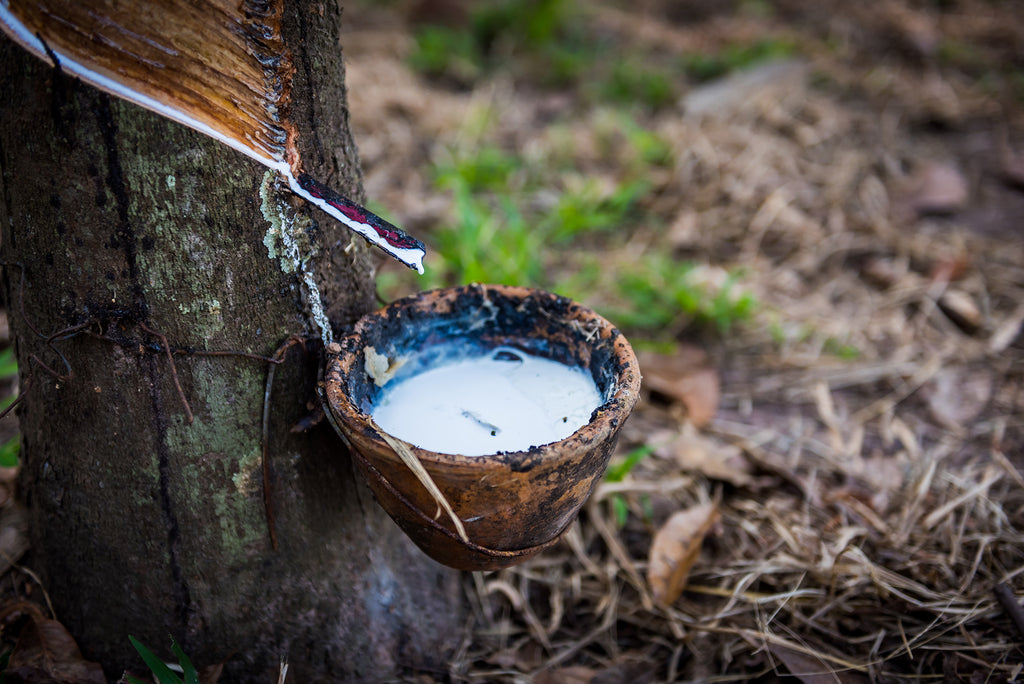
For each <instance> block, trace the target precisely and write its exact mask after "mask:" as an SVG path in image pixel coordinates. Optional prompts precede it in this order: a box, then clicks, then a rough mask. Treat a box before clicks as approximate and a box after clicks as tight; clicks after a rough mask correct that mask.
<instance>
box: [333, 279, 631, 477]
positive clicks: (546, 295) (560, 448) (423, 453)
mask: <svg viewBox="0 0 1024 684" xmlns="http://www.w3.org/2000/svg"><path fill="white" fill-rule="evenodd" d="M474 289H477V290H480V289H482V290H483V291H484V292H485V293H486V292H495V293H499V294H501V295H503V296H505V297H509V298H514V299H526V298H528V297H533V298H541V299H549V300H550V301H552V302H558V303H560V304H561V305H563V306H564V305H566V304H569V305H571V307H572V314H573V315H572V316H571V318H568V319H567V320H568V321H573V322H575V321H581V322H583V321H586V322H589V323H590V324H591V325H593V327H592V328H590V329H589V330H590V331H593V332H592V333H591V334H598V335H601V336H602V337H603V338H606V339H608V343H609V344H611V345H612V346H613V348H614V349H613V352H612V355H613V358H615V359H616V361H617V362H618V368H617V369H616V372H615V375H614V378H615V383H616V386H615V388H614V390H613V391H612V394H611V396H610V397H609V398H608V399H607V400H606V401H605V402H604V403H602V404H601V405H600V406H599V407H598V408H597V409H595V411H594V413H593V414H592V415H591V420H590V421H589V422H588V423H586V424H585V425H583V426H581V427H580V428H579V429H577V430H576V431H575V432H573V433H572V434H571V435H569V436H568V437H565V438H563V439H561V440H558V441H556V442H549V443H547V444H542V445H535V446H532V447H531V448H529V449H526V450H521V451H504V452H498V453H495V454H487V455H483V456H465V455H463V454H449V453H445V452H438V451H432V450H430V449H424V448H422V447H418V446H415V445H413V444H409V443H408V442H406V443H407V444H409V446H410V448H411V449H412V450H413V451H414V452H415V454H416V455H417V457H418V458H420V459H421V460H423V461H426V462H430V463H434V464H437V465H439V466H445V465H447V466H449V467H451V466H456V467H458V466H463V467H476V468H487V467H499V468H506V467H511V468H513V469H517V468H529V467H530V466H531V462H532V461H534V460H535V459H537V458H545V459H550V458H551V457H552V453H551V452H556V453H558V452H560V453H562V454H567V455H571V454H573V453H575V452H576V450H575V449H573V444H574V443H580V444H581V445H582V444H584V443H589V442H592V441H593V440H594V439H599V438H600V437H601V435H603V434H608V433H610V432H612V431H614V430H617V429H618V427H619V423H620V422H621V421H622V420H625V418H626V417H628V415H629V413H630V411H631V410H632V408H633V406H634V405H635V403H636V401H637V399H638V398H639V395H640V381H641V377H640V369H639V365H638V363H637V360H636V355H635V353H634V352H633V350H632V347H631V346H630V345H629V343H628V341H627V340H626V338H625V336H624V335H623V334H622V332H621V331H620V330H619V329H618V328H616V327H615V326H613V325H612V324H611V323H610V322H609V321H608V320H607V319H605V318H604V317H603V316H601V315H600V314H598V313H596V312H595V311H593V310H592V309H590V308H588V307H586V306H583V305H582V304H579V303H578V302H575V301H572V300H570V299H568V298H566V297H563V296H562V295H558V294H555V293H553V292H549V291H546V290H542V289H538V288H530V287H522V286H513V285H484V284H478V283H474V284H470V285H460V286H455V287H447V288H437V289H433V290H426V291H423V292H419V293H416V294H413V295H409V296H407V297H403V298H401V299H396V300H394V301H392V302H390V303H389V304H387V305H385V306H384V307H382V308H380V309H377V310H376V311H372V312H370V313H368V314H366V315H365V316H363V317H362V318H360V319H359V321H357V322H356V324H355V326H354V327H353V329H352V330H351V331H350V332H349V333H348V334H347V335H345V336H344V337H343V338H341V339H340V340H339V342H338V346H337V347H334V348H329V349H328V354H327V357H328V358H327V364H326V365H327V372H326V375H325V390H326V393H325V394H326V396H325V398H326V399H327V402H326V403H327V404H328V406H327V407H326V408H327V410H329V411H331V412H332V414H333V418H335V419H336V420H337V421H339V423H340V424H341V425H342V426H344V427H345V428H349V429H353V430H357V431H358V432H359V433H360V434H361V435H362V436H363V437H365V438H368V439H372V440H373V441H375V442H378V443H380V444H381V445H385V444H386V442H385V440H384V439H383V437H381V436H380V434H379V433H380V432H381V431H382V429H381V428H379V426H377V424H376V423H375V422H374V421H373V419H372V417H371V416H369V415H367V414H366V413H365V412H364V411H363V409H362V408H361V407H360V406H358V405H357V404H356V403H355V402H353V401H352V400H351V397H350V396H349V395H348V393H346V392H344V391H342V384H343V383H342V382H341V378H342V375H343V374H345V373H346V372H347V371H348V368H343V361H344V360H345V357H344V355H345V354H355V355H359V356H361V354H362V349H363V347H364V346H365V343H364V341H363V339H362V338H363V337H364V335H365V334H366V332H367V331H368V330H369V329H370V327H371V326H372V325H374V324H376V323H378V322H380V321H382V320H385V319H386V318H387V317H388V316H393V315H395V314H394V313H393V312H397V311H401V310H406V309H408V308H410V307H411V308H412V309H420V310H426V309H427V307H428V306H429V302H432V301H435V300H436V299H437V298H442V299H443V300H444V299H450V300H452V301H454V300H455V299H457V298H458V297H459V296H461V295H462V294H464V293H467V292H470V291H472V290H474ZM567 327H571V323H569V324H568V325H567ZM352 362H353V363H354V362H355V360H354V359H353V361H352ZM389 436H390V435H389ZM401 441H403V442H404V441H405V440H401Z"/></svg>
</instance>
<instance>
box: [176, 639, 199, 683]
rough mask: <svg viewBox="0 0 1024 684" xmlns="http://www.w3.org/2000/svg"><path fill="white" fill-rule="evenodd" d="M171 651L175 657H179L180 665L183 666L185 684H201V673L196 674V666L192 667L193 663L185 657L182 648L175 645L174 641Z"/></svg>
mask: <svg viewBox="0 0 1024 684" xmlns="http://www.w3.org/2000/svg"><path fill="white" fill-rule="evenodd" d="M171 651H172V652H173V653H174V655H176V656H178V664H179V665H181V669H182V670H183V671H184V672H185V684H199V673H198V672H196V668H195V666H193V665H192V661H191V660H189V657H188V656H187V655H185V652H184V651H183V650H181V646H178V644H177V643H175V641H174V639H171Z"/></svg>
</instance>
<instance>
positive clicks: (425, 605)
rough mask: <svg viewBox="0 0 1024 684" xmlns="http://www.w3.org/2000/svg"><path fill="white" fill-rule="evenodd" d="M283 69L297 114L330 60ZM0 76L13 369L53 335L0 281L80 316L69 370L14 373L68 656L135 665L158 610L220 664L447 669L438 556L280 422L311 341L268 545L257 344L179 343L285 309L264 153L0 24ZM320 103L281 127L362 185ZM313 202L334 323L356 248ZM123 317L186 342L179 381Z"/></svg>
mask: <svg viewBox="0 0 1024 684" xmlns="http://www.w3.org/2000/svg"><path fill="white" fill-rule="evenodd" d="M288 12H289V18H288V21H287V22H286V36H290V37H289V40H290V44H292V45H300V44H301V45H304V48H303V49H306V50H312V51H317V52H320V53H324V52H325V51H329V52H331V53H334V52H336V46H337V44H338V43H337V40H338V33H337V26H336V21H337V19H338V17H337V13H336V8H333V6H329V7H328V8H327V10H326V12H324V13H323V14H321V13H320V12H318V11H316V8H315V7H313V6H311V5H309V4H307V3H304V2H299V3H295V4H294V5H292V4H289V9H288ZM336 59H337V58H335V57H330V58H327V61H330V62H332V63H334V60H336ZM310 63H312V62H310ZM299 71H302V72H303V74H300V76H301V77H300V78H297V79H296V81H297V86H296V98H297V100H298V103H299V104H298V107H297V110H298V112H299V113H300V114H302V113H303V112H306V111H309V112H312V111H313V109H314V108H313V107H312V105H311V104H307V105H303V104H302V103H303V102H306V101H307V100H309V99H310V98H311V97H312V93H313V92H318V93H320V94H321V95H331V96H335V97H336V96H337V93H342V95H343V84H342V82H341V81H342V76H343V72H338V71H331V70H326V71H324V72H316V73H314V72H313V71H312V70H310V71H309V72H308V74H306V72H305V71H303V70H302V69H300V70H299ZM310 78H312V80H310ZM317 79H320V81H318V80H317ZM321 81H325V82H326V84H325V85H324V87H323V89H322V90H321V89H320V82H321ZM0 92H3V93H4V97H3V98H2V99H0V230H2V231H3V235H2V259H3V260H5V261H7V262H17V263H18V264H20V266H19V267H11V268H7V269H5V271H4V288H5V290H6V292H7V299H6V301H7V302H8V307H9V309H10V311H11V316H10V320H11V327H12V332H13V335H14V338H15V343H16V347H17V352H18V357H19V361H20V364H19V365H20V367H21V370H22V381H23V384H24V383H25V381H26V380H28V373H29V369H30V368H31V367H32V365H31V364H30V362H29V358H30V355H32V354H36V355H38V356H39V357H40V358H43V359H45V360H47V362H48V363H50V364H52V365H54V366H59V365H60V359H59V358H58V357H57V356H56V355H55V354H54V352H53V351H52V350H51V349H50V348H49V346H48V345H47V343H46V342H45V340H43V339H40V338H39V337H38V336H36V335H35V333H33V331H32V330H31V329H30V328H29V326H28V325H27V324H26V319H25V318H22V316H21V315H20V312H19V311H18V309H19V307H20V304H18V305H15V303H16V302H21V301H23V302H24V307H25V314H26V318H27V319H29V320H31V321H32V323H33V325H34V326H35V327H36V328H37V329H38V330H40V331H42V332H43V334H49V333H52V332H54V331H59V330H61V329H64V328H67V327H68V326H71V325H78V324H84V323H88V324H89V327H88V330H89V332H90V333H94V334H93V335H86V334H79V335H77V336H75V337H72V338H70V339H66V340H60V341H58V342H56V343H55V344H57V345H58V346H59V349H60V351H61V353H62V354H63V355H64V356H65V357H66V359H67V361H68V363H69V365H70V367H71V368H72V369H73V372H74V374H73V377H72V378H70V379H69V380H68V381H62V382H55V381H54V380H53V378H51V377H49V376H47V375H46V374H45V373H43V372H37V373H35V374H33V377H32V381H31V383H30V385H31V389H30V390H29V391H28V392H27V393H26V395H25V399H24V403H23V405H22V408H21V410H20V414H19V417H20V421H21V427H22V431H23V451H22V453H23V457H24V460H23V466H22V490H23V491H24V492H25V493H26V503H27V505H28V507H29V510H30V519H31V538H32V544H33V549H32V552H31V554H32V555H31V557H30V558H29V559H28V562H29V563H30V564H31V566H32V567H33V568H34V569H36V570H37V571H38V572H39V573H40V574H41V575H42V578H43V581H44V582H45V585H46V587H47V590H48V592H49V595H50V596H51V597H52V599H53V601H54V604H55V608H56V612H57V615H58V616H59V617H60V619H61V620H62V621H63V622H64V623H65V624H66V625H67V626H68V627H69V628H70V629H71V631H72V633H73V634H74V636H75V637H76V639H77V640H78V641H79V644H80V645H81V646H82V648H83V651H84V653H85V655H86V657H88V658H91V659H94V660H98V661H100V662H101V663H102V664H103V665H104V666H105V667H106V668H107V672H108V675H110V676H111V677H112V678H116V677H117V676H120V674H121V670H123V669H124V668H125V667H129V666H130V667H133V668H138V666H139V663H138V660H137V654H135V652H134V650H133V649H132V648H131V646H130V644H129V642H128V641H127V633H128V632H129V631H131V632H132V633H133V634H135V635H136V636H137V637H139V638H140V639H142V640H143V641H144V642H145V643H147V644H148V645H150V646H151V647H153V648H156V649H160V648H161V647H162V646H165V645H166V642H167V635H168V634H172V635H173V636H174V637H175V639H176V640H177V641H178V643H179V644H181V645H182V646H183V647H184V648H185V649H186V650H187V651H188V652H189V653H190V655H192V656H193V659H194V660H195V661H196V662H197V663H200V664H204V663H205V664H208V663H215V662H219V661H220V660H222V659H228V660H227V672H226V674H225V678H226V679H230V680H231V681H252V680H258V681H272V677H273V676H275V675H276V670H277V666H278V663H279V662H280V660H281V659H282V658H287V659H288V660H289V662H290V664H291V669H290V671H291V672H292V673H293V676H294V677H296V678H297V681H299V680H301V681H322V680H330V681H347V680H359V679H365V678H367V677H369V676H371V675H372V676H387V674H388V673H392V674H395V673H397V672H399V671H401V669H402V668H403V667H413V668H417V669H418V668H423V667H428V666H435V667H439V668H443V666H444V657H445V653H446V652H447V650H448V649H449V648H450V647H451V646H453V645H454V644H453V643H452V639H453V638H454V637H455V636H456V635H457V634H458V630H459V625H460V624H461V620H460V618H459V614H458V609H457V607H458V605H459V603H460V602H459V598H458V596H459V594H458V584H457V576H456V575H454V574H453V573H450V572H447V571H445V570H444V569H442V568H440V567H438V566H436V565H435V564H433V563H432V562H431V561H429V560H427V559H426V558H425V557H424V556H422V554H420V553H419V551H418V550H416V549H415V548H414V547H413V546H412V545H411V543H410V542H408V541H407V540H406V539H405V538H404V536H403V535H402V534H401V532H400V531H399V530H398V529H397V528H396V527H395V526H394V525H393V524H392V523H391V522H390V520H389V519H387V517H386V515H385V514H384V513H383V512H381V511H379V510H378V509H377V507H376V505H375V504H374V503H373V502H372V499H371V498H370V496H369V495H368V494H367V492H366V490H365V487H364V486H363V485H362V484H361V483H359V482H358V481H357V480H355V479H354V474H353V471H352V468H351V463H350V461H349V458H348V455H347V453H346V452H345V450H344V448H343V446H342V445H341V444H340V442H339V440H338V439H337V438H336V437H335V436H334V435H333V434H332V433H331V432H330V430H329V428H327V427H326V426H324V425H320V426H317V427H315V428H313V429H312V430H309V431H308V432H305V433H292V432H290V429H291V427H292V426H293V425H294V424H295V423H296V422H297V421H299V420H300V419H302V418H304V417H305V416H307V415H308V413H309V407H308V405H307V404H308V402H310V401H313V400H314V397H315V392H314V386H315V383H316V375H317V370H318V365H319V360H320V359H319V356H318V354H317V353H316V350H315V348H314V347H313V346H310V347H309V348H308V351H303V350H302V349H300V348H299V347H295V348H293V349H292V350H291V352H290V353H289V354H288V355H287V357H286V359H285V363H284V364H282V365H281V366H280V367H278V368H277V372H276V380H275V383H274V385H273V392H272V402H273V403H272V412H271V416H272V417H271V422H270V425H269V434H270V442H269V449H268V454H269V457H270V462H269V464H270V469H271V473H272V480H271V484H272V495H273V502H274V505H275V510H276V526H277V532H278V537H279V539H280V541H281V549H280V551H278V552H276V553H275V552H274V551H273V550H272V549H271V547H270V543H269V540H268V537H267V534H266V532H267V520H266V517H265V509H264V504H263V499H262V486H259V487H255V486H253V483H254V481H255V480H254V478H259V482H260V485H262V478H261V476H259V475H256V474H255V473H254V462H255V457H254V450H255V449H257V448H258V446H259V445H260V436H261V432H262V427H263V426H262V423H261V416H262V403H263V396H264V389H265V380H266V372H267V366H266V364H265V363H263V362H260V361H258V360H254V359H252V358H241V357H237V356H235V357H232V356H227V357H199V356H193V355H190V354H189V353H187V350H200V351H210V350H233V351H239V352H247V353H252V354H259V355H264V356H266V355H269V354H271V353H273V351H274V350H275V349H276V348H277V347H278V346H279V345H280V344H281V342H282V341H283V340H284V339H286V338H287V337H288V336H289V335H291V334H293V333H296V332H302V331H303V330H305V327H306V325H307V318H306V317H305V316H304V314H303V304H302V302H301V298H300V296H299V287H298V284H297V282H296V279H295V276H294V275H293V274H286V273H283V272H282V271H281V269H280V267H279V266H278V264H276V263H273V262H272V261H271V260H270V259H268V258H267V251H266V247H265V245H264V244H263V237H264V234H265V232H266V228H267V223H266V220H265V218H264V217H263V215H262V213H261V212H260V209H259V206H260V198H259V187H260V181H261V178H262V174H263V169H262V168H260V167H258V166H257V165H256V164H255V163H254V162H250V161H248V160H247V159H246V158H244V157H242V156H241V155H239V154H238V153H236V152H234V151H232V150H230V149H227V148H225V147H223V146H221V145H219V144H217V143H215V142H213V141H211V140H209V139H206V138H204V137H202V136H200V135H198V134H196V133H194V132H192V131H189V130H187V129H184V128H183V127H181V126H179V125H176V124H172V123H169V122H167V121H164V120H162V119H160V118H158V117H156V116H155V115H153V114H150V113H148V112H145V111H143V110H141V109H139V108H138V107H135V106H134V105H130V104H127V103H122V102H119V101H116V100H111V99H110V98H109V97H108V96H106V95H103V94H101V93H98V92H96V91H95V90H93V89H91V88H89V87H87V86H84V85H82V84H81V83H78V82H77V81H75V80H73V79H70V78H68V77H66V76H65V75H63V74H61V73H60V72H58V71H55V70H53V69H52V68H51V67H50V66H49V65H47V64H44V63H42V62H39V61H33V59H32V58H30V57H29V56H28V55H26V54H24V53H23V52H22V51H21V50H20V48H17V47H16V46H14V45H13V44H11V43H10V42H9V41H7V40H6V39H3V38H0ZM334 101H335V102H337V103H342V102H343V99H342V100H338V99H336V100H334ZM321 102H323V100H321ZM307 108H308V109H307ZM334 109H338V110H340V112H339V111H334ZM316 113H317V114H318V116H321V119H322V120H319V121H318V120H317V118H316V117H313V116H310V117H309V118H308V119H306V120H305V121H304V122H302V124H301V126H300V128H302V129H303V132H302V135H303V136H305V140H306V141H307V143H309V144H312V143H313V142H314V141H317V140H319V147H320V148H321V150H322V151H324V153H323V154H322V155H317V154H316V153H311V154H309V155H308V156H307V157H306V158H307V159H308V160H310V161H309V163H310V164H312V165H319V168H318V169H315V170H316V171H317V173H318V174H319V177H323V178H325V179H328V180H329V181H330V182H332V184H334V185H335V187H341V188H342V189H343V190H345V191H346V192H347V194H349V195H352V196H357V197H358V195H359V178H358V173H357V171H356V167H355V165H354V163H355V158H354V153H353V150H354V147H353V145H352V142H351V140H350V138H349V135H348V129H347V118H346V117H347V114H346V113H345V112H344V107H343V106H342V105H341V104H339V105H338V106H337V107H336V108H327V107H324V106H323V105H320V106H319V107H318V108H316ZM338 122H343V123H345V125H335V124H337V123H338ZM313 128H316V130H317V133H316V135H315V136H314V135H313V134H312V133H311V130H312V129H313ZM327 150H340V151H342V152H343V154H344V155H351V156H344V158H341V157H339V156H337V155H336V154H334V153H333V152H331V153H328V152H327ZM346 151H347V152H346ZM304 154H305V153H304ZM318 160H319V161H318ZM171 178H173V179H174V180H173V181H170V180H169V179H171ZM312 216H313V222H312V224H311V228H312V232H313V233H316V234H317V235H318V238H319V240H320V242H319V244H320V246H321V251H320V253H319V254H318V256H317V257H316V258H314V260H313V263H312V268H311V270H312V273H313V274H314V277H315V278H316V283H317V285H318V286H319V288H320V290H321V293H322V295H323V298H324V303H325V311H326V314H327V316H328V318H329V319H330V322H331V325H332V326H333V327H335V328H340V327H343V326H345V325H348V324H350V323H351V322H353V321H354V320H355V318H356V317H358V316H359V315H360V314H362V313H364V312H365V311H367V310H368V309H369V308H370V307H371V306H372V305H373V282H372V272H373V268H372V262H371V261H370V258H369V256H368V253H367V250H366V248H365V247H363V246H360V247H358V248H357V249H353V250H348V251H346V250H345V247H346V246H347V245H348V236H347V235H345V236H344V237H343V238H342V237H339V236H340V235H342V233H340V232H338V233H336V232H333V231H332V230H331V229H330V228H328V227H327V226H326V225H324V226H323V227H322V228H321V227H320V221H321V218H322V217H321V218H318V215H317V214H316V213H314V214H313V215H312ZM21 269H24V271H23V272H24V286H22V284H21V273H22V270H21ZM143 325H144V326H146V328H148V329H150V330H157V331H159V332H160V333H162V334H163V335H164V336H165V337H166V339H167V341H168V342H169V343H170V344H172V345H173V346H174V347H175V348H177V349H180V350H182V352H183V353H180V354H176V355H175V356H174V363H175V368H176V371H177V376H178V382H179V384H180V386H181V395H179V393H178V391H177V388H176V386H175V381H174V379H173V377H172V373H171V367H170V363H169V361H168V359H167V358H166V355H165V354H164V353H163V352H162V351H160V348H161V346H162V341H161V339H160V338H158V337H157V336H154V335H153V334H150V333H147V332H146V329H145V328H143V327H142V326H143ZM182 396H184V398H185V400H186V401H188V402H189V404H190V406H191V409H192V412H193V413H194V421H193V422H192V424H191V425H189V424H188V423H187V420H186V418H185V411H184V406H183V402H182Z"/></svg>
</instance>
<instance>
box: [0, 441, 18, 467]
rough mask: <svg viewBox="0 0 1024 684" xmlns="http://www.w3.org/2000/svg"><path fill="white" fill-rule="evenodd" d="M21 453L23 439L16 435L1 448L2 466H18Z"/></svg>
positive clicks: (0, 461)
mask: <svg viewBox="0 0 1024 684" xmlns="http://www.w3.org/2000/svg"><path fill="white" fill-rule="evenodd" d="M20 451H21V438H20V436H19V435H14V436H13V437H11V438H10V439H9V440H7V441H6V442H4V443H3V446H0V466H3V467H4V468H13V467H15V466H16V465H18V453H19V452H20Z"/></svg>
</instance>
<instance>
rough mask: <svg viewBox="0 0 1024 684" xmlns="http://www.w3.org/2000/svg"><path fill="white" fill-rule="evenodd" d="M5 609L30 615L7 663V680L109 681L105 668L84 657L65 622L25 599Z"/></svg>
mask: <svg viewBox="0 0 1024 684" xmlns="http://www.w3.org/2000/svg"><path fill="white" fill-rule="evenodd" d="M0 612H2V613H3V614H4V615H5V616H11V615H13V614H17V615H23V616H25V617H27V618H28V620H27V622H25V626H24V627H22V628H21V633H20V634H19V635H18V641H17V643H16V644H15V646H14V650H13V651H11V657H10V660H8V662H7V670H6V671H5V673H4V675H5V681H7V682H11V683H12V684H18V683H21V682H24V683H26V684H27V683H29V682H31V683H32V684H45V683H47V682H59V683H60V684H106V681H107V678H106V677H105V676H104V674H103V668H102V667H100V665H99V664H98V663H93V662H90V661H88V660H86V659H85V658H83V657H82V652H81V651H80V650H79V649H78V644H76V643H75V640H74V639H73V638H72V637H71V635H70V634H69V633H68V631H67V630H66V629H64V625H62V624H60V623H59V622H57V621H56V620H50V619H47V618H46V617H44V616H43V614H42V611H40V610H39V609H38V608H37V607H34V606H32V604H29V603H28V602H26V601H22V602H18V604H17V605H9V606H7V607H5V608H4V610H3V611H0Z"/></svg>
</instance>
